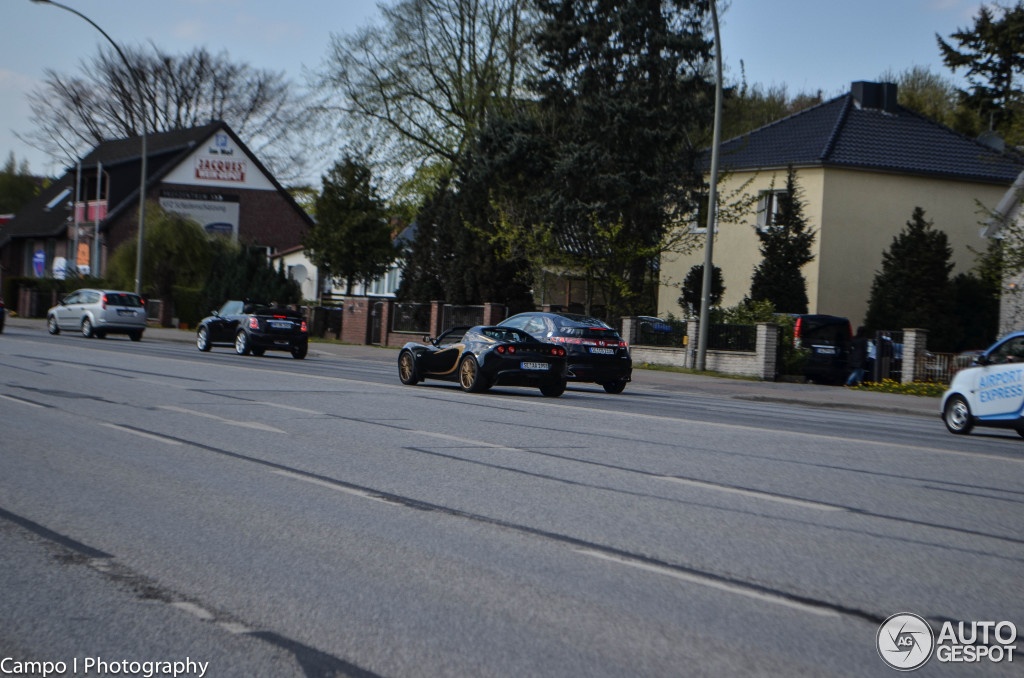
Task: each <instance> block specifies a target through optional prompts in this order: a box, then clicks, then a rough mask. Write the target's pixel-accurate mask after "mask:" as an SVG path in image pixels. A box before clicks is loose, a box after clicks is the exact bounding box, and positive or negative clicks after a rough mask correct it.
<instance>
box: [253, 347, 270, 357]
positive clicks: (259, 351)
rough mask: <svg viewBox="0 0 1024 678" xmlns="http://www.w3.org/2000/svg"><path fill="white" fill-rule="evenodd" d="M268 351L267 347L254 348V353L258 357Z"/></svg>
mask: <svg viewBox="0 0 1024 678" xmlns="http://www.w3.org/2000/svg"><path fill="white" fill-rule="evenodd" d="M266 352H267V349H265V348H254V349H253V350H252V354H253V355H254V356H257V357H259V356H261V355H263V354H264V353H266Z"/></svg>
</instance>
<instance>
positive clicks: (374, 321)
mask: <svg viewBox="0 0 1024 678" xmlns="http://www.w3.org/2000/svg"><path fill="white" fill-rule="evenodd" d="M383 322H384V302H383V301H376V302H374V304H373V310H372V311H371V312H370V343H371V344H376V345H380V342H381V336H382V334H383V332H382V331H381V323H383Z"/></svg>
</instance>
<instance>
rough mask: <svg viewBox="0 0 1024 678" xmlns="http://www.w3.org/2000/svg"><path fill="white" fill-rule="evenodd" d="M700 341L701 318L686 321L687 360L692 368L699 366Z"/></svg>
mask: <svg viewBox="0 0 1024 678" xmlns="http://www.w3.org/2000/svg"><path fill="white" fill-rule="evenodd" d="M699 341H700V320H698V319H697V318H695V317H694V318H690V319H689V320H687V321H686V361H687V363H688V367H689V368H690V369H693V368H696V367H697V343H698V342H699Z"/></svg>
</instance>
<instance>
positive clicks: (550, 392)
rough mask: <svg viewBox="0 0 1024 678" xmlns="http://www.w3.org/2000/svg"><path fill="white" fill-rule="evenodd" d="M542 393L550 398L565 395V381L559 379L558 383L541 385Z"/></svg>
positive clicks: (552, 382)
mask: <svg viewBox="0 0 1024 678" xmlns="http://www.w3.org/2000/svg"><path fill="white" fill-rule="evenodd" d="M540 392H541V393H543V394H544V395H545V396H547V397H548V398H557V397H558V396H560V395H562V394H563V393H565V380H562V379H559V380H558V381H551V382H548V383H546V384H541V386H540Z"/></svg>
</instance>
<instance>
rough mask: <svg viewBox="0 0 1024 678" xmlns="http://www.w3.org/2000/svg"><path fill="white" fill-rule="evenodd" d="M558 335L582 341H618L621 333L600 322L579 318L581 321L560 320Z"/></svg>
mask: <svg viewBox="0 0 1024 678" xmlns="http://www.w3.org/2000/svg"><path fill="white" fill-rule="evenodd" d="M555 324H556V326H557V328H558V333H559V334H560V335H562V336H563V337H579V338H581V339H618V338H619V333H618V332H616V331H615V330H613V329H612V328H610V327H608V326H607V325H605V324H604V323H603V322H601V321H600V320H595V319H593V318H587V317H585V316H579V320H576V319H568V318H559V319H558V320H556V321H555Z"/></svg>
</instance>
